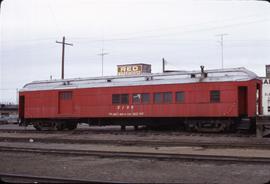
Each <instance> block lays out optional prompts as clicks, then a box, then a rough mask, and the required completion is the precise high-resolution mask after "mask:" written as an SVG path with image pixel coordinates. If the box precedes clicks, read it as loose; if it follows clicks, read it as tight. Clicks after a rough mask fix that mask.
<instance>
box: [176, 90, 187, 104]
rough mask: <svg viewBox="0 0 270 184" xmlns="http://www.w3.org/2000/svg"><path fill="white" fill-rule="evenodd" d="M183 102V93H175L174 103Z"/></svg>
mask: <svg viewBox="0 0 270 184" xmlns="http://www.w3.org/2000/svg"><path fill="white" fill-rule="evenodd" d="M184 100H185V93H184V92H183V91H178V92H176V93H175V101H176V103H183V102H184Z"/></svg>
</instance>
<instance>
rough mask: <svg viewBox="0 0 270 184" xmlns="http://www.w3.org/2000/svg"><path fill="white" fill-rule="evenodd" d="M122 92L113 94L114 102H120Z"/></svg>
mask: <svg viewBox="0 0 270 184" xmlns="http://www.w3.org/2000/svg"><path fill="white" fill-rule="evenodd" d="M120 99H121V98H120V94H113V95H112V104H120V102H121V100H120Z"/></svg>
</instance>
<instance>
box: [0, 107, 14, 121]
mask: <svg viewBox="0 0 270 184" xmlns="http://www.w3.org/2000/svg"><path fill="white" fill-rule="evenodd" d="M16 122H18V105H13V104H0V123H16Z"/></svg>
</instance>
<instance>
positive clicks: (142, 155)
mask: <svg viewBox="0 0 270 184" xmlns="http://www.w3.org/2000/svg"><path fill="white" fill-rule="evenodd" d="M0 152H16V153H18V152H23V153H32V154H53V155H64V156H65V155H69V156H70V155H73V156H95V157H102V158H103V157H109V158H131V159H157V160H191V161H194V160H198V161H214V162H217V161H222V162H240V163H260V164H261V163H263V164H265V163H270V157H244V156H224V155H197V154H181V153H179V154H178V153H177V154H176V153H149V152H122V151H117V152H115V151H96V150H95V151H93V150H69V149H44V148H20V147H11V146H0Z"/></svg>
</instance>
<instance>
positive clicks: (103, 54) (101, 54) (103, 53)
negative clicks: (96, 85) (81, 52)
mask: <svg viewBox="0 0 270 184" xmlns="http://www.w3.org/2000/svg"><path fill="white" fill-rule="evenodd" d="M108 54H109V53H107V52H104V49H103V42H102V49H101V53H100V54H98V55H99V56H101V76H103V61H104V56H105V55H108Z"/></svg>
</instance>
